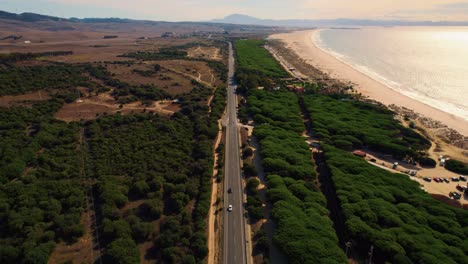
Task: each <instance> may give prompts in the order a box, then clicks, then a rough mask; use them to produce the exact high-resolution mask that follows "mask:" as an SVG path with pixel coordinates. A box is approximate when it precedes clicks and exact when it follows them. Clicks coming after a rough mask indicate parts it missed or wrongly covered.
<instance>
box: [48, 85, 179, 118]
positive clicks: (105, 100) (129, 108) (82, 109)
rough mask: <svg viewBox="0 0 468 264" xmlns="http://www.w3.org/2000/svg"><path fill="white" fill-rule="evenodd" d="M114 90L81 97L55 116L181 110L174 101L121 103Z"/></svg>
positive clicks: (73, 116) (166, 112) (83, 116)
mask: <svg viewBox="0 0 468 264" xmlns="http://www.w3.org/2000/svg"><path fill="white" fill-rule="evenodd" d="M111 92H112V91H109V92H107V93H102V94H99V95H97V96H89V97H84V98H81V101H76V102H73V103H69V104H65V105H64V106H63V107H62V108H61V109H60V110H59V111H58V112H57V113H55V115H54V117H55V118H57V119H59V120H62V121H66V122H72V121H80V120H92V119H96V118H97V117H99V116H101V115H107V114H109V115H111V114H115V113H117V112H120V113H122V114H131V113H142V112H153V113H158V114H163V115H171V114H173V113H174V112H175V110H176V111H178V110H179V108H178V106H174V104H175V103H173V102H172V101H155V102H153V105H152V106H145V105H143V104H142V103H141V102H140V101H137V102H133V103H130V104H125V105H123V106H122V107H120V104H119V103H118V102H117V101H115V99H114V98H113V97H112V96H111V95H110V94H111Z"/></svg>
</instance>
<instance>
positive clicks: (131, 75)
mask: <svg viewBox="0 0 468 264" xmlns="http://www.w3.org/2000/svg"><path fill="white" fill-rule="evenodd" d="M155 64H161V63H159V62H147V63H145V64H134V65H130V66H127V65H121V64H107V66H106V68H107V69H108V70H109V72H111V73H113V74H114V75H115V76H113V78H116V79H119V80H121V81H124V82H127V83H129V84H131V85H142V84H152V85H155V86H156V87H158V88H160V89H163V90H164V91H166V92H167V93H169V94H171V95H178V94H182V93H187V92H190V91H191V90H192V88H193V84H191V79H190V78H188V77H186V76H183V75H181V74H178V73H175V72H172V71H170V70H168V69H165V68H162V69H161V70H160V71H158V72H155V73H153V74H151V75H150V76H142V75H141V74H139V73H137V72H136V71H153V70H154V65H155ZM161 66H163V65H161Z"/></svg>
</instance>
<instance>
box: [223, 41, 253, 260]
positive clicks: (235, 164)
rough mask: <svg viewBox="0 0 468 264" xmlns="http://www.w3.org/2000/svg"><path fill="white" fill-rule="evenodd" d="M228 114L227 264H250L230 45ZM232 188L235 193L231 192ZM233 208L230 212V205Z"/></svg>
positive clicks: (225, 258) (226, 168)
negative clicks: (229, 191) (248, 261)
mask: <svg viewBox="0 0 468 264" xmlns="http://www.w3.org/2000/svg"><path fill="white" fill-rule="evenodd" d="M228 77H229V78H228V82H229V84H228V96H227V111H226V113H225V116H224V122H223V123H224V125H225V126H226V148H225V151H226V153H225V163H224V164H225V165H224V230H223V236H224V238H223V258H224V260H223V262H224V264H247V253H246V251H247V250H246V232H245V230H246V229H245V227H246V222H245V220H246V219H245V218H244V207H243V197H244V191H243V185H242V178H241V169H240V144H239V126H238V123H237V109H236V106H237V99H236V87H237V86H236V83H235V80H234V55H233V50H232V44H231V43H229V76H228ZM229 188H231V190H232V192H231V193H228V189H229ZM229 205H232V207H233V209H232V211H231V212H229V211H228V206H229Z"/></svg>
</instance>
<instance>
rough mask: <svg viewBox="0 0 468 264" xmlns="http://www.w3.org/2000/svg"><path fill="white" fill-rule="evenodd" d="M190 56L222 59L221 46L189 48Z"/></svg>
mask: <svg viewBox="0 0 468 264" xmlns="http://www.w3.org/2000/svg"><path fill="white" fill-rule="evenodd" d="M187 53H188V56H189V57H191V58H197V59H209V60H221V59H222V56H221V54H220V52H219V48H216V47H202V46H197V47H193V48H190V49H188V50H187Z"/></svg>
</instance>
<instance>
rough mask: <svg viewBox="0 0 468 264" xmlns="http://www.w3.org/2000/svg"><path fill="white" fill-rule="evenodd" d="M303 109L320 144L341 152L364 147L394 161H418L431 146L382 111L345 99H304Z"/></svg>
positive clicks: (324, 97) (384, 109) (424, 139)
mask: <svg viewBox="0 0 468 264" xmlns="http://www.w3.org/2000/svg"><path fill="white" fill-rule="evenodd" d="M303 99H304V105H305V108H306V109H307V111H308V113H309V114H310V116H311V117H312V120H313V132H314V134H315V135H316V136H317V137H318V138H320V139H321V140H322V141H323V142H325V143H328V144H333V145H334V146H336V147H339V148H341V149H344V150H351V149H352V148H363V147H367V148H370V149H372V150H375V151H379V152H383V153H386V154H391V155H393V156H394V157H396V158H399V159H401V158H405V157H406V156H410V157H415V158H419V157H421V156H422V154H420V153H419V152H418V151H424V150H426V149H428V148H429V147H430V146H431V143H430V142H429V141H428V140H427V139H426V138H424V137H423V136H421V135H420V134H418V133H417V132H415V131H414V130H412V129H410V128H407V127H404V126H402V125H401V124H400V123H399V122H398V121H396V120H395V119H394V118H393V116H394V113H393V112H392V111H390V110H388V109H386V108H384V107H381V106H377V105H373V104H370V103H365V102H360V101H356V100H352V99H348V98H345V97H344V98H341V99H340V98H333V97H331V96H326V95H314V96H310V95H306V96H304V97H303Z"/></svg>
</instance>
